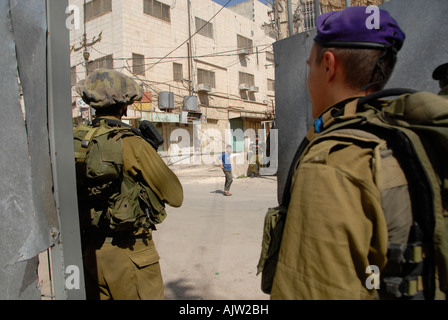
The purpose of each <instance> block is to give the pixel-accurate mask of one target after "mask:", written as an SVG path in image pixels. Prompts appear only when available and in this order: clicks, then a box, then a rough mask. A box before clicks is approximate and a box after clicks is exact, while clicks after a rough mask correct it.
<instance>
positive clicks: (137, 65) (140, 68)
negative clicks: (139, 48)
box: [132, 53, 145, 76]
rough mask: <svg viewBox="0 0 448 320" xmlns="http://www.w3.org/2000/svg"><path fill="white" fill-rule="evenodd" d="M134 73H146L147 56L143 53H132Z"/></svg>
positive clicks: (142, 74)
mask: <svg viewBox="0 0 448 320" xmlns="http://www.w3.org/2000/svg"><path fill="white" fill-rule="evenodd" d="M132 73H134V74H138V75H141V76H144V75H145V56H144V55H142V54H137V53H133V54H132Z"/></svg>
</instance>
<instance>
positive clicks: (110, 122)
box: [93, 118, 158, 150]
mask: <svg viewBox="0 0 448 320" xmlns="http://www.w3.org/2000/svg"><path fill="white" fill-rule="evenodd" d="M101 121H105V122H106V123H107V124H108V125H110V126H115V127H125V128H127V129H131V130H132V132H133V133H134V134H135V135H136V136H139V137H141V138H142V139H143V140H145V141H146V142H148V143H149V144H150V145H151V146H152V147H153V148H154V149H156V150H157V149H158V146H157V144H156V143H155V142H154V141H152V140H150V139H148V138H146V137H145V136H144V135H143V134H142V132H141V131H140V130H137V129H136V128H134V127H132V126H130V125H128V124H126V123H124V122H121V121H119V120H112V119H105V118H97V119H95V120H93V124H97V123H100V122H101Z"/></svg>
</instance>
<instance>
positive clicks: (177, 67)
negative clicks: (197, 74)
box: [173, 63, 184, 81]
mask: <svg viewBox="0 0 448 320" xmlns="http://www.w3.org/2000/svg"><path fill="white" fill-rule="evenodd" d="M183 79H184V72H183V66H182V65H181V64H180V63H173V80H174V81H182V80H183Z"/></svg>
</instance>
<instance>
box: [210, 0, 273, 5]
mask: <svg viewBox="0 0 448 320" xmlns="http://www.w3.org/2000/svg"><path fill="white" fill-rule="evenodd" d="M212 1H214V2H216V3H219V4H220V5H222V6H223V5H225V4H226V3H227V2H228V1H229V0H212ZM244 1H246V0H232V2H230V3H229V6H233V5H234V4H237V3H240V2H244ZM258 1H260V2H261V3H264V4H266V3H267V1H266V0H258Z"/></svg>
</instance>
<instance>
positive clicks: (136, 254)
mask: <svg viewBox="0 0 448 320" xmlns="http://www.w3.org/2000/svg"><path fill="white" fill-rule="evenodd" d="M76 90H77V92H78V93H79V95H80V96H81V97H82V98H83V100H84V102H86V103H87V104H89V105H90V106H91V107H93V108H95V109H96V110H97V111H98V110H101V111H102V114H103V115H104V116H102V117H101V118H102V119H111V120H115V121H116V120H118V119H119V115H117V117H112V116H105V115H115V114H117V110H118V111H119V112H121V113H122V112H124V110H126V109H125V107H127V106H128V105H130V104H132V103H133V102H134V101H138V100H140V99H141V98H142V89H141V87H140V86H139V85H138V84H137V83H136V82H135V81H133V80H132V79H131V78H129V77H128V76H126V75H124V74H122V73H120V72H117V71H115V70H108V69H99V70H96V71H95V72H93V73H91V74H90V75H89V76H88V77H87V79H86V80H82V81H81V82H80V83H78V84H77V86H76ZM100 125H101V126H105V125H106V124H105V123H101V124H100ZM80 130H84V128H81V129H80ZM98 130H99V129H98ZM75 131H76V130H75ZM90 132H92V133H93V132H94V131H92V130H90V131H89V133H88V134H87V136H88V135H89V134H90ZM129 132H130V130H128V133H127V134H123V135H119V134H117V135H116V136H110V137H108V138H107V140H113V141H121V144H120V148H122V150H121V152H120V149H117V150H115V149H114V150H109V149H108V148H110V145H109V147H108V146H106V143H105V142H102V143H105V144H104V145H101V144H100V143H99V142H98V145H99V149H100V150H102V151H101V153H100V157H99V158H100V159H101V161H102V163H103V164H102V165H101V166H100V169H99V172H100V174H99V175H100V176H99V178H100V179H99V180H98V181H96V180H94V181H93V183H94V184H95V183H97V184H99V185H98V186H96V185H94V186H93V187H94V188H92V185H89V184H87V185H85V184H83V183H82V182H83V180H85V179H86V177H87V175H88V174H91V173H89V172H87V170H86V169H85V168H84V169H81V168H78V167H77V173H78V178H79V179H81V180H80V181H78V182H81V183H79V184H78V186H79V187H81V189H80V190H78V193H79V194H78V196H79V199H80V200H81V201H80V203H79V205H80V215H81V224H82V226H83V229H84V230H83V249H84V266H85V274H86V276H85V280H86V291H87V298H88V299H101V300H106V299H113V300H140V299H145V300H148V299H151V300H155V299H163V298H164V292H163V280H162V274H161V270H160V265H159V254H158V252H157V250H156V248H155V246H154V242H153V239H152V229H153V228H154V227H155V226H154V225H145V224H140V222H141V221H140V220H137V222H138V224H134V225H133V228H131V229H127V228H122V230H121V231H119V229H120V228H119V226H117V225H114V224H113V223H116V224H118V223H119V221H121V220H120V219H128V218H135V217H130V216H131V215H132V214H133V213H135V211H134V210H136V209H135V208H137V211H138V212H139V213H140V212H143V211H145V213H146V215H147V217H145V219H150V218H151V217H150V215H151V213H150V212H148V211H146V210H144V209H147V210H150V209H149V208H143V207H144V206H148V204H146V203H142V202H141V200H143V202H145V201H149V202H150V205H151V207H153V209H154V208H155V207H157V208H159V209H157V210H161V211H163V213H165V212H164V210H163V209H164V204H168V205H171V206H173V207H180V206H181V205H182V202H183V190H182V185H181V184H180V182H179V179H178V178H177V177H176V175H175V174H174V173H173V172H172V171H171V170H170V169H169V168H168V167H167V165H166V164H165V163H164V162H163V160H162V159H161V158H160V156H159V155H158V154H157V152H156V150H155V149H154V147H153V146H152V145H150V144H149V143H148V142H147V141H145V140H144V139H143V138H142V137H140V136H137V135H134V134H131V133H129ZM94 135H95V134H93V137H94ZM87 136H86V137H84V139H85V140H83V141H82V144H81V149H83V148H84V149H83V150H84V151H85V149H86V148H88V147H86V146H84V144H85V143H86V142H89V143H90V144H87V145H88V146H89V145H92V144H93V143H92V140H89V139H88V138H87ZM76 139H79V137H78V138H77V137H76V136H75V142H76V141H78V140H76ZM101 141H103V140H101ZM78 142H80V141H78ZM78 142H77V143H78ZM78 144H79V143H78ZM78 144H75V146H77V145H78ZM101 148H102V149H101ZM95 150H96V149H95ZM79 151H80V150H75V155H76V154H78V155H77V163H81V164H82V163H83V162H80V161H79V159H81V160H82V157H81V158H79V155H82V152H79ZM86 152H87V151H86ZM115 153H118V154H119V157H118V158H120V160H119V161H117V159H115V156H116V154H115ZM108 157H110V158H108ZM103 158H105V159H103ZM84 159H86V158H84ZM108 159H109V160H108ZM114 159H115V160H114ZM121 159H122V162H121ZM84 162H87V160H85V161H84ZM114 166H115V167H114ZM102 167H106V168H108V167H111V168H117V167H120V170H119V171H117V170H113V173H115V172H122V176H121V178H122V182H121V189H120V191H119V192H118V195H115V198H111V197H110V195H108V193H107V191H106V193H105V194H104V197H103V194H102V193H101V192H103V191H102V190H107V188H108V186H111V185H112V184H113V183H114V181H110V179H112V178H111V177H110V172H109V171H102V169H101V168H102ZM121 169H122V171H121ZM104 172H106V173H104ZM108 174H109V176H108ZM89 178H90V179H91V178H92V177H91V176H89ZM95 178H98V176H97V175H96V173H95ZM108 179H109V180H108ZM90 181H91V182H92V180H90ZM131 185H132V186H131ZM140 185H143V186H144V187H142V188H140V189H137V188H136V187H139V186H140ZM147 187H149V190H151V191H152V192H151V194H152V193H154V194H155V195H154V197H152V196H149V195H148V192H149V191H148V190H147ZM127 188H130V189H127ZM135 190H137V192H135ZM131 191H132V192H131ZM114 192H116V191H114ZM121 195H123V198H122V200H121V202H120V203H119V206H120V207H119V208H118V209H119V213H120V214H123V215H124V216H115V214H116V213H117V212H114V210H115V209H116V207H114V205H115V203H114V201H117V202H118V200H117V199H118V198H119V197H120V196H121ZM156 196H157V197H156ZM148 197H149V198H148ZM156 198H158V199H156ZM86 199H87V200H86ZM89 199H92V200H89ZM155 202H158V203H155ZM97 207H98V208H97ZM160 208H162V209H160ZM98 214H99V215H100V217H99V218H98V217H97V215H98ZM157 214H161V212H157ZM108 215H110V217H108V218H105V217H104V216H108ZM156 218H157V219H159V218H160V217H156ZM114 219H115V220H114ZM98 220H100V222H101V223H100V222H99V221H98ZM107 221H108V222H107ZM117 221H118V222H117ZM131 221H132V220H131ZM161 221H163V219H159V221H151V222H152V224H157V223H160V222H161ZM102 222H105V223H106V224H107V223H108V224H107V225H104V223H102ZM115 228H118V230H115ZM123 230H128V231H123Z"/></svg>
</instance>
